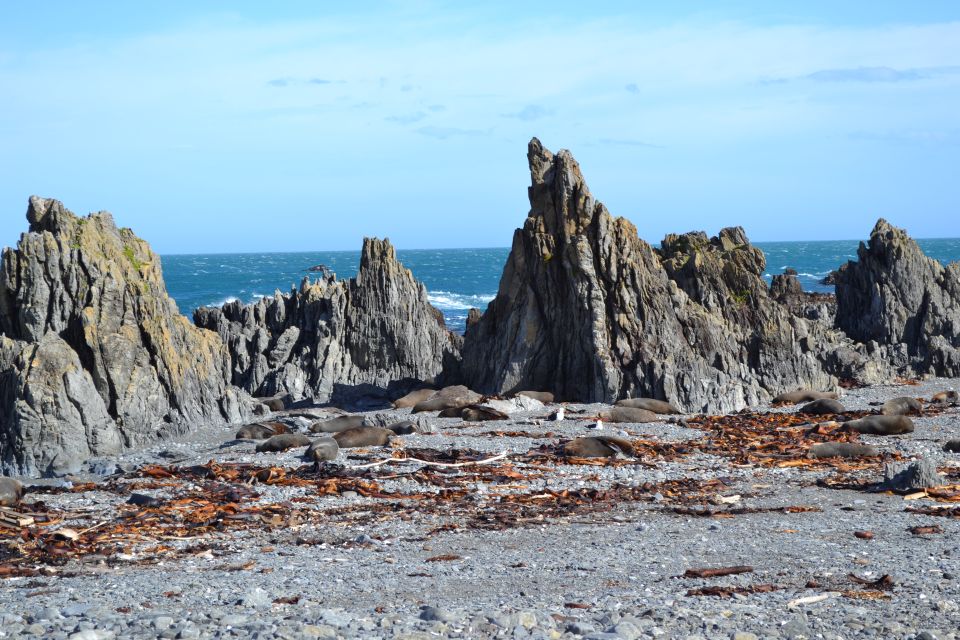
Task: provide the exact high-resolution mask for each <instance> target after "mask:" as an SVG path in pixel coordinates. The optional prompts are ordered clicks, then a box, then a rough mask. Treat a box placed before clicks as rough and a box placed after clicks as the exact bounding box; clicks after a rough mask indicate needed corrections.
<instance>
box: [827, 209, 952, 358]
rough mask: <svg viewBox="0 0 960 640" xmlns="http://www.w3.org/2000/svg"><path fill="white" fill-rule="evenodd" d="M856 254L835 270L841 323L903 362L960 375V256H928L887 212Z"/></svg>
mask: <svg viewBox="0 0 960 640" xmlns="http://www.w3.org/2000/svg"><path fill="white" fill-rule="evenodd" d="M857 257H858V260H857V261H856V262H852V261H851V262H848V263H847V264H845V265H843V266H842V267H841V268H840V269H839V271H838V272H837V276H836V288H837V316H836V324H837V327H839V328H840V329H842V330H843V331H844V332H846V334H847V335H848V336H850V337H851V338H853V339H854V340H856V341H859V342H864V343H873V344H874V345H879V346H880V347H881V348H885V350H886V353H887V357H888V358H890V359H891V360H892V361H893V362H894V364H896V365H898V366H900V367H909V368H910V369H912V370H913V371H915V372H917V373H921V374H922V373H933V374H936V375H941V376H958V375H960V263H956V262H954V263H951V264H949V265H947V266H944V265H942V264H941V263H940V262H939V261H937V260H934V259H933V258H930V257H927V256H926V255H924V253H923V251H922V250H921V249H920V247H919V246H918V245H917V243H916V241H914V240H913V239H911V238H910V237H909V236H908V235H907V233H906V231H904V230H903V229H899V228H897V227H894V226H893V225H891V224H890V223H888V222H887V221H886V220H882V219H881V220H879V221H878V222H877V224H876V226H875V227H874V228H873V232H872V233H871V234H870V241H869V244H866V245H865V244H864V243H862V242H861V243H860V248H859V249H858V251H857Z"/></svg>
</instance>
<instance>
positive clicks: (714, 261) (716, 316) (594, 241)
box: [462, 139, 881, 412]
mask: <svg viewBox="0 0 960 640" xmlns="http://www.w3.org/2000/svg"><path fill="white" fill-rule="evenodd" d="M528 160H529V163H530V174H531V179H532V186H531V187H530V189H529V197H530V205H531V210H530V213H529V215H528V217H527V219H526V221H525V222H524V225H523V228H521V229H518V230H517V231H516V232H515V233H514V237H513V246H512V248H511V252H510V256H509V258H508V260H507V264H506V266H505V268H504V272H503V276H502V278H501V280H500V287H499V291H498V293H497V296H496V298H495V299H494V300H493V301H492V302H491V303H490V305H489V306H488V307H487V310H486V311H485V312H484V313H483V314H482V316H481V315H480V314H479V312H476V313H471V318H470V319H469V321H468V324H467V332H466V336H465V342H464V350H463V363H462V372H463V375H462V378H463V381H464V383H465V384H467V385H468V386H470V388H472V389H476V390H477V391H480V392H483V393H509V392H512V391H517V390H520V389H542V390H546V391H552V392H553V393H555V394H556V395H557V397H558V398H559V399H562V400H578V401H601V402H612V401H614V400H616V399H617V398H622V397H629V396H647V397H654V398H661V399H665V400H669V401H671V402H673V403H674V404H675V405H677V406H678V407H679V408H681V409H683V410H686V411H710V412H716V411H731V410H736V409H740V408H742V407H744V406H747V405H748V404H758V403H760V402H764V401H767V400H769V398H770V395H771V394H772V393H773V394H775V393H778V392H781V391H785V390H790V389H795V388H797V387H801V386H807V387H812V388H818V389H832V388H834V387H835V385H836V383H837V379H836V378H835V376H834V375H833V373H834V372H845V373H847V372H850V373H861V372H863V370H864V369H865V368H868V367H867V364H866V361H867V354H866V353H865V351H864V350H863V349H861V348H859V347H857V346H856V345H853V344H852V343H850V341H849V340H846V339H845V338H844V337H843V336H841V335H840V333H839V332H836V331H831V330H830V328H829V327H828V326H824V325H822V324H820V323H813V322H808V321H807V320H805V319H804V318H801V317H798V316H797V315H795V314H793V313H791V311H790V310H789V309H788V308H787V307H786V306H784V305H782V304H780V303H778V302H776V301H774V300H773V299H772V298H771V297H770V293H769V291H768V289H767V285H766V282H765V281H764V280H763V272H764V268H765V266H766V261H765V258H764V255H763V253H762V252H761V251H760V250H759V249H757V248H755V247H753V246H751V245H750V243H749V241H748V240H747V238H746V235H745V234H744V232H743V229H741V228H739V227H737V228H729V229H724V230H722V231H721V232H720V233H719V234H718V236H716V237H714V238H709V237H707V235H706V234H704V233H702V232H694V233H688V234H683V235H669V236H667V237H666V238H665V239H664V241H663V243H662V245H661V249H660V250H659V251H658V250H656V249H654V248H653V247H651V246H650V245H649V244H647V243H646V242H644V241H643V240H641V239H640V238H639V237H638V235H637V230H636V228H635V227H634V226H633V224H631V223H630V222H629V221H627V220H625V219H623V218H614V217H613V216H611V215H610V213H609V212H608V211H607V209H606V208H605V207H604V206H603V205H602V204H601V203H599V202H597V201H596V200H595V199H594V198H593V196H592V195H591V194H590V191H589V189H588V188H587V185H586V183H585V182H584V179H583V175H582V174H581V172H580V168H579V166H578V164H577V162H576V160H574V158H573V156H572V155H571V154H570V152H569V151H565V150H564V151H560V152H559V153H557V154H556V155H554V154H552V153H551V152H549V151H548V150H546V149H544V148H543V146H542V145H541V144H540V142H539V141H538V140H536V139H533V140H532V141H531V143H530V146H529V150H528ZM868 373H870V376H873V377H876V376H878V375H880V373H881V372H868Z"/></svg>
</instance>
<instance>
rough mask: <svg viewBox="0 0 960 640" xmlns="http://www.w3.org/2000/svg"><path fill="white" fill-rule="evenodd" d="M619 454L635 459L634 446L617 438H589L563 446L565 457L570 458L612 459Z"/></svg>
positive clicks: (578, 439)
mask: <svg viewBox="0 0 960 640" xmlns="http://www.w3.org/2000/svg"><path fill="white" fill-rule="evenodd" d="M618 453H622V454H623V455H625V456H631V457H633V455H634V451H633V445H632V444H630V441H629V440H627V439H625V438H617V437H615V436H589V437H583V438H576V439H575V440H571V441H570V442H568V443H566V444H565V445H563V455H565V456H567V457H570V458H612V457H614V456H615V455H617V454H618Z"/></svg>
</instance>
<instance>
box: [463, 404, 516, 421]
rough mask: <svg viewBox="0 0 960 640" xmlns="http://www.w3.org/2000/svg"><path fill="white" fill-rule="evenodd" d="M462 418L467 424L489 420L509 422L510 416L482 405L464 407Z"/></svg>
mask: <svg viewBox="0 0 960 640" xmlns="http://www.w3.org/2000/svg"><path fill="white" fill-rule="evenodd" d="M460 417H461V418H463V419H464V420H466V421H467V422H485V421H488V420H509V419H510V416H508V415H507V414H505V413H504V412H503V411H499V410H497V409H493V408H492V407H485V406H483V405H482V404H471V405H470V406H468V407H464V408H463V409H462V410H461V412H460Z"/></svg>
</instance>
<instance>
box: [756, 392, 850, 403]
mask: <svg viewBox="0 0 960 640" xmlns="http://www.w3.org/2000/svg"><path fill="white" fill-rule="evenodd" d="M838 397H839V396H838V395H837V394H836V393H833V392H832V391H830V392H825V391H811V390H810V389H798V390H797V391H790V392H789V393H781V394H780V395H778V396H777V397H775V398H774V399H773V400H772V401H771V404H800V403H801V402H813V401H814V400H836V399H837V398H838Z"/></svg>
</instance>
